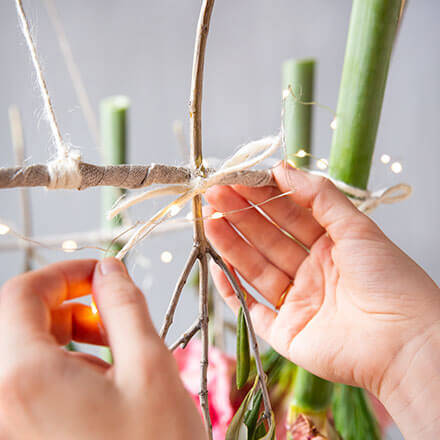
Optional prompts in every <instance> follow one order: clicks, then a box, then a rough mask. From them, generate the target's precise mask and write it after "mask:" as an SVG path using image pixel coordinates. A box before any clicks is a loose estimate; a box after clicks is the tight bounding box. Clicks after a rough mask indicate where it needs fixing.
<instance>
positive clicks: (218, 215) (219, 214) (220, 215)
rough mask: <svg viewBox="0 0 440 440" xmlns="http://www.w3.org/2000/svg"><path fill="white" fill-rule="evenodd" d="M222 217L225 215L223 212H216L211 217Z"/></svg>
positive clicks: (215, 218) (214, 218)
mask: <svg viewBox="0 0 440 440" xmlns="http://www.w3.org/2000/svg"><path fill="white" fill-rule="evenodd" d="M222 217H224V214H223V213H222V212H214V214H212V215H211V218H212V219H213V220H217V219H219V218H222Z"/></svg>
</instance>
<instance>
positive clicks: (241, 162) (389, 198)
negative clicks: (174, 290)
mask: <svg viewBox="0 0 440 440" xmlns="http://www.w3.org/2000/svg"><path fill="white" fill-rule="evenodd" d="M15 3H16V7H17V14H18V18H19V21H20V24H21V28H22V31H23V35H24V37H25V41H26V44H27V46H28V49H29V52H30V55H31V59H32V64H33V66H34V69H35V73H36V76H37V83H38V87H39V89H40V93H41V96H42V99H43V102H44V110H45V113H46V116H47V118H48V121H49V127H50V131H51V134H52V137H53V141H54V144H55V147H56V157H55V158H54V159H53V160H51V161H49V162H48V163H47V169H48V173H49V183H48V185H47V188H49V189H78V188H81V180H82V175H81V171H80V166H81V165H84V164H82V162H81V154H80V153H79V151H77V150H74V149H71V148H70V146H69V145H68V144H67V143H66V142H65V141H64V140H63V137H62V135H61V131H60V128H59V125H58V122H57V119H56V116H55V111H54V108H53V105H52V101H51V98H50V95H49V91H48V88H47V84H46V81H45V79H44V75H43V70H42V68H41V63H40V61H39V58H38V53H37V50H36V46H35V43H34V41H33V38H32V34H31V31H30V26H29V22H28V19H27V17H26V14H25V12H24V8H23V4H22V0H15ZM282 139H283V136H282V134H280V135H278V136H269V137H265V138H262V139H260V140H257V141H252V142H250V143H248V144H246V145H244V146H242V147H241V148H239V149H238V151H237V152H236V153H235V154H234V155H233V156H232V157H231V158H230V159H228V160H226V161H225V162H224V163H223V165H222V166H221V167H220V168H219V170H218V171H214V172H208V173H206V171H205V170H202V169H201V170H196V172H195V173H194V176H193V177H192V178H191V180H190V181H189V183H188V184H184V185H170V186H167V187H162V188H156V189H153V190H150V191H146V192H144V193H142V194H140V195H137V196H135V197H132V198H130V199H127V200H124V201H122V202H121V203H120V204H119V205H118V206H116V207H115V208H113V209H112V210H111V211H110V212H109V217H110V218H113V217H114V216H116V215H117V214H119V213H121V212H122V211H124V210H126V209H127V208H129V207H130V206H133V205H135V204H137V203H140V202H142V201H144V200H148V199H151V198H153V197H158V196H164V195H170V194H180V195H179V197H178V198H177V199H176V200H174V201H173V202H171V203H170V204H168V205H167V206H165V207H164V208H162V209H161V210H159V211H158V212H157V213H156V214H155V215H153V216H152V217H151V218H150V219H149V220H148V221H147V222H145V223H144V224H143V225H141V226H140V227H139V229H138V230H137V231H136V232H135V233H134V234H133V235H132V236H131V237H130V239H129V241H128V242H127V243H126V245H125V246H124V247H123V248H122V249H121V251H120V252H119V253H118V255H117V258H120V259H121V258H123V257H124V256H125V255H126V254H127V252H128V251H129V250H130V249H131V248H133V246H135V245H136V244H137V243H138V242H139V241H141V240H142V239H143V238H145V237H146V236H147V235H148V234H149V233H150V232H151V231H152V230H153V229H154V228H155V227H156V226H157V225H159V224H160V223H162V222H163V221H165V220H166V219H168V218H169V217H172V216H174V215H176V214H177V213H178V212H179V211H180V210H181V209H182V208H183V206H184V205H185V204H186V203H187V202H188V201H190V200H192V199H193V198H194V197H195V196H197V195H201V194H204V193H205V192H206V191H207V190H208V189H209V188H211V187H212V186H214V185H217V184H219V183H225V181H227V177H228V176H230V175H232V174H236V173H239V172H241V171H244V170H247V169H249V168H251V167H254V166H255V165H257V164H259V163H261V162H262V161H264V160H265V159H267V158H268V157H270V156H272V155H273V154H274V153H275V152H276V150H277V149H278V148H279V147H280V145H281V143H282ZM317 174H322V173H317ZM325 177H328V178H329V176H327V175H325ZM330 180H332V181H333V183H334V184H335V185H336V186H337V187H338V188H339V189H340V190H341V191H343V192H345V193H346V194H347V196H348V197H349V198H350V200H352V202H353V203H354V204H355V205H356V206H357V207H358V209H359V210H361V211H363V212H365V213H370V212H371V211H373V210H374V209H375V208H377V207H378V206H379V205H380V204H382V203H385V204H391V203H396V202H399V201H401V200H404V199H406V198H408V197H409V196H410V194H411V187H410V186H409V185H406V184H398V185H394V186H391V187H388V188H384V189H381V190H379V191H374V192H371V191H369V190H362V189H360V188H356V187H353V186H351V185H348V184H346V183H345V182H341V181H337V180H334V179H331V178H330ZM236 183H238V182H236ZM240 183H242V184H246V177H245V176H244V179H243V182H240ZM259 184H260V185H261V184H267V185H271V184H272V185H273V184H274V181H273V178H272V175H271V173H270V172H269V170H268V172H267V173H266V174H264V176H263V178H262V181H260V182H259ZM289 193H290V192H289ZM289 193H286V194H289ZM193 220H195V219H193Z"/></svg>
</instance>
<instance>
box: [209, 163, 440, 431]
mask: <svg viewBox="0 0 440 440" xmlns="http://www.w3.org/2000/svg"><path fill="white" fill-rule="evenodd" d="M273 174H274V178H275V180H276V182H277V184H278V187H279V188H272V187H265V188H250V187H244V186H234V187H233V188H232V187H215V188H212V189H210V190H209V191H208V192H207V193H206V199H207V201H208V202H209V204H210V205H211V206H209V207H207V208H205V209H206V210H205V215H211V214H212V213H213V212H214V211H219V212H225V213H226V212H228V211H234V210H240V209H242V208H245V207H247V206H249V203H248V201H251V202H253V203H261V202H262V201H264V200H267V199H268V198H270V197H273V196H276V195H279V194H281V192H287V191H290V190H293V191H294V192H293V193H292V194H290V195H288V196H285V197H282V198H278V199H276V200H273V201H271V202H269V203H266V204H264V205H262V206H261V209H262V210H263V211H264V212H265V214H266V215H268V216H269V217H270V218H271V219H272V220H273V222H271V221H270V220H268V219H267V218H265V217H264V216H263V215H261V214H260V213H259V212H258V211H257V210H256V209H250V210H246V211H242V212H236V213H233V214H230V215H229V214H227V215H226V219H225V218H221V219H215V220H213V219H212V220H208V221H207V224H206V230H207V235H208V238H209V240H210V241H211V243H212V244H213V245H214V247H215V248H216V249H217V250H218V252H219V253H221V255H222V256H223V257H224V258H225V260H226V261H228V262H229V263H230V265H231V266H232V267H233V268H235V269H236V271H237V272H238V273H239V274H240V275H241V276H242V277H243V278H244V279H245V280H246V281H247V282H248V283H249V284H251V285H252V286H253V287H254V288H255V289H256V290H257V291H258V292H259V293H260V294H261V295H262V296H263V297H264V298H265V299H266V300H267V301H268V302H269V303H270V304H271V305H272V308H270V307H267V306H266V305H264V304H263V303H261V302H258V301H256V300H255V298H253V297H252V296H250V295H248V303H249V308H250V312H251V317H252V318H253V319H252V321H253V323H254V326H255V328H256V331H257V332H258V333H259V335H260V336H261V337H263V338H264V339H265V340H266V341H267V342H268V343H269V344H270V345H272V346H273V347H274V348H275V349H276V350H278V351H279V352H280V353H281V354H283V355H284V356H286V357H287V358H289V359H291V360H292V361H293V362H295V363H297V364H299V365H301V366H302V367H304V368H306V369H307V370H309V371H311V372H313V373H315V374H317V375H318V376H321V377H324V378H326V379H328V380H331V381H335V382H343V383H348V384H352V385H357V386H360V387H363V388H366V389H368V390H370V391H371V392H373V393H374V394H375V395H376V396H378V397H379V399H381V400H382V401H383V402H384V403H385V404H387V403H389V404H388V405H387V406H388V409H389V410H390V411H391V413H392V415H393V416H394V417H395V418H396V419H402V418H404V417H405V416H404V412H405V410H406V409H407V408H404V403H403V401H405V398H403V401H402V398H400V399H398V398H397V397H396V398H395V397H394V396H395V395H396V392H397V394H399V393H400V394H404V395H405V396H407V395H408V394H411V393H412V395H414V393H415V392H416V391H415V390H416V389H418V390H419V393H422V390H421V389H420V388H421V386H420V381H418V380H417V376H420V375H422V376H423V374H424V373H427V371H426V368H425V370H424V372H422V370H421V368H424V367H422V366H421V365H418V366H417V365H415V363H414V362H413V360H414V356H415V354H416V353H418V354H420V353H421V351H424V350H425V347H426V344H427V341H429V343H430V344H431V343H433V341H435V347H436V348H437V347H440V342H439V339H440V338H439V336H440V329H439V327H440V320H439V318H440V292H439V289H438V287H437V286H436V285H435V284H434V282H433V281H432V280H431V279H430V278H429V277H428V275H427V274H426V273H425V272H424V271H423V270H422V269H421V268H420V267H419V266H418V265H417V264H416V263H414V262H413V261H412V260H411V259H410V258H409V257H408V256H407V255H405V254H404V253H403V252H402V251H401V250H400V249H399V248H397V247H396V246H395V245H394V244H393V243H392V242H391V241H390V240H389V239H387V237H386V236H385V235H384V234H383V233H382V232H381V231H380V229H379V228H378V227H377V226H376V225H375V224H374V222H373V221H372V220H371V219H370V218H368V217H367V216H365V215H363V214H362V213H360V212H359V211H358V210H357V209H356V208H355V207H354V206H353V205H352V203H351V202H350V201H349V200H348V199H347V198H346V197H345V196H344V195H343V194H342V193H341V192H340V191H339V190H338V189H337V188H336V187H335V186H334V185H333V184H332V183H331V182H330V181H328V180H327V179H324V178H322V177H318V176H314V175H311V174H308V173H305V172H303V171H300V170H297V169H293V168H291V167H288V166H278V167H276V168H275V169H274V172H273ZM231 225H232V226H233V227H232V226H231ZM276 225H279V227H280V228H282V229H284V230H285V231H286V232H287V233H289V234H291V235H293V236H294V237H295V238H296V239H297V240H298V241H299V242H301V243H302V244H303V245H304V246H305V247H307V248H308V249H310V252H308V251H307V250H305V249H304V247H303V246H302V245H301V244H298V243H296V242H295V241H294V240H293V239H292V238H290V237H289V236H287V235H286V234H285V233H284V232H282V231H281V230H280V229H279V228H278V227H277V226H276ZM234 228H236V229H237V230H238V231H239V232H240V234H241V235H242V236H243V237H244V238H242V237H241V236H240V235H239V234H238V233H237V232H236V231H235V230H234ZM211 270H212V275H213V278H214V281H215V284H216V286H217V288H218V290H219V292H220V293H221V295H222V296H223V297H224V299H225V300H226V302H227V303H228V304H229V305H230V306H231V308H232V309H233V310H235V311H237V310H238V309H239V302H238V300H237V298H236V297H235V294H234V292H233V290H232V288H231V286H230V284H229V283H228V281H227V280H226V278H225V276H224V274H223V273H222V272H221V270H220V269H218V267H217V266H215V265H214V264H213V265H212V266H211ZM292 280H293V281H292ZM284 293H285V295H283V294H284ZM277 305H279V306H280V307H279V310H278V311H274V308H276V307H277ZM432 348H433V346H431V348H430V350H431V351H432ZM426 350H427V355H426V356H429V353H430V351H429V350H428V349H427V348H426ZM436 353H438V351H436ZM426 356H424V357H423V358H424V359H426ZM431 358H432V356H431ZM437 361H438V362H437ZM433 365H434V364H433ZM436 365H437V366H438V367H440V358H439V359H436ZM410 370H411V371H412V370H414V371H412V372H411V374H409V371H410ZM434 371H435V369H434V368H431V370H430V371H429V373H428V374H429V375H433V374H434ZM407 374H408V375H409V376H410V377H412V379H411V380H410V379H408V380H406V382H411V385H410V388H411V391H408V390H409V389H406V390H404V391H402V390H400V391H396V390H399V388H400V383H401V381H403V379H407V378H406V375H407ZM429 377H430V376H429ZM426 379H427V378H426V377H425V380H426ZM435 381H436V383H438V382H439V381H438V374H437V375H436V376H435ZM394 400H395V402H394ZM391 401H393V402H394V403H393V404H392V403H391ZM437 401H438V398H437ZM439 403H440V402H439ZM434 406H435V405H434ZM438 411H439V405H437V406H436V409H435V410H433V416H434V415H435V414H437V416H438ZM428 412H429V410H428ZM406 417H407V418H408V415H406ZM424 417H425V421H426V417H429V414H427V412H426V410H425V414H424ZM419 427H420V426H419ZM413 428H414V427H413ZM407 432H410V430H408V431H407ZM439 432H440V431H437V433H439ZM414 438H417V437H414ZM418 438H420V437H418Z"/></svg>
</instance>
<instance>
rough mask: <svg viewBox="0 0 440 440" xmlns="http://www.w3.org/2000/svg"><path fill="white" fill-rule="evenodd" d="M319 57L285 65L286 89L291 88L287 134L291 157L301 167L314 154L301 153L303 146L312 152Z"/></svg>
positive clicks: (286, 104) (287, 99) (286, 100)
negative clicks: (316, 62) (316, 66)
mask: <svg viewBox="0 0 440 440" xmlns="http://www.w3.org/2000/svg"><path fill="white" fill-rule="evenodd" d="M314 77H315V60H313V59H300V60H286V61H285V62H284V63H283V67H282V85H283V91H285V90H288V89H289V87H290V89H291V93H289V94H288V95H287V96H286V97H285V98H284V137H285V142H286V150H287V151H286V152H287V158H288V159H289V160H290V161H292V162H293V163H294V164H295V166H297V167H308V166H309V163H310V157H309V156H304V157H297V156H296V153H297V152H298V151H299V150H304V151H305V152H308V153H310V152H311V144H312V117H313V106H312V105H310V103H311V102H312V101H313V88H314Z"/></svg>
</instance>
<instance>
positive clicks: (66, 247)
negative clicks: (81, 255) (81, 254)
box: [62, 240, 78, 252]
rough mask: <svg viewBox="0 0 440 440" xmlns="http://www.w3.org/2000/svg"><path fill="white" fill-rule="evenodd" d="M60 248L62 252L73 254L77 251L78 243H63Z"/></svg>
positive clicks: (68, 241)
mask: <svg viewBox="0 0 440 440" xmlns="http://www.w3.org/2000/svg"><path fill="white" fill-rule="evenodd" d="M62 248H63V251H64V252H74V251H76V250H77V249H78V243H77V242H76V241H74V240H66V241H63V244H62Z"/></svg>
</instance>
